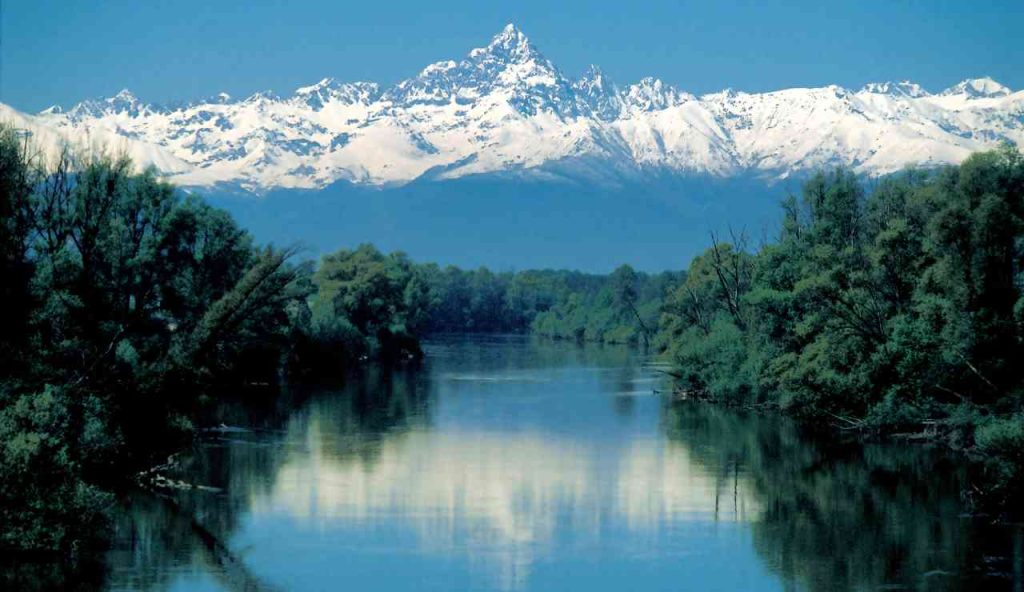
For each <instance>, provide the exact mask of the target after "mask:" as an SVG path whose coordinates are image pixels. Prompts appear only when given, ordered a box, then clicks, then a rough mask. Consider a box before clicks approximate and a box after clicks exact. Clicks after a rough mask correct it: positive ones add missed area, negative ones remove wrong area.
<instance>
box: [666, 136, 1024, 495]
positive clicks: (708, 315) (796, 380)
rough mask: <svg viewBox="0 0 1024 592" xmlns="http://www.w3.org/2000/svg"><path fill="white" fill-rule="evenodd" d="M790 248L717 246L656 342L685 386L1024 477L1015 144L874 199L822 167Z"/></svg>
mask: <svg viewBox="0 0 1024 592" xmlns="http://www.w3.org/2000/svg"><path fill="white" fill-rule="evenodd" d="M783 212H784V216H783V221H782V225H781V232H780V235H779V238H778V240H777V241H775V242H773V243H771V244H767V245H764V246H763V247H760V248H758V249H751V248H750V247H749V245H748V244H747V243H746V241H745V240H744V238H743V237H742V236H735V237H731V240H730V241H728V242H720V241H719V240H717V238H716V239H715V240H713V242H712V245H711V247H710V248H709V249H708V250H707V251H705V252H704V253H703V254H701V255H700V256H698V257H697V258H695V259H694V260H693V262H692V263H691V265H690V267H689V270H688V273H687V276H686V280H685V281H684V282H682V283H680V284H679V285H678V286H677V287H676V288H675V289H674V291H673V292H672V294H671V295H670V296H669V297H668V298H667V300H666V303H665V308H664V314H663V316H662V320H661V325H660V333H659V343H660V344H661V345H662V346H663V347H664V348H666V350H667V351H668V353H669V355H670V357H671V358H672V359H673V360H674V362H675V363H676V365H677V366H678V368H679V372H680V379H681V382H682V383H683V388H684V389H685V391H686V393H687V394H689V395H691V396H698V397H704V398H710V399H713V400H716V401H723V402H729V403H735V404H742V405H771V406H777V407H779V408H781V409H783V410H785V411H788V412H790V413H793V414H795V415H797V416H800V417H802V418H804V419H809V420H812V421H815V422H818V423H825V422H827V423H831V424H836V425H838V426H839V427H841V428H843V429H847V430H868V431H872V432H885V433H901V432H903V433H920V432H922V431H925V432H932V433H936V432H939V433H942V434H945V435H946V436H948V437H949V438H950V440H951V441H953V442H955V443H957V444H958V445H960V446H963V447H965V448H969V449H970V450H972V451H973V452H976V453H978V454H981V455H984V456H985V457H986V458H990V459H995V461H996V462H993V463H992V464H991V465H990V466H989V470H990V471H992V472H993V473H994V474H996V475H995V476H997V477H999V478H997V479H994V480H993V483H995V485H994V489H993V490H992V491H991V492H990V493H992V494H993V495H994V496H995V497H1002V498H1003V500H1004V501H1010V500H1011V499H1012V497H1011V496H1012V495H1019V494H1020V493H1021V492H1022V491H1024V488H1022V487H1021V475H1024V415H1022V410H1024V407H1022V404H1024V398H1022V393H1024V365H1021V363H1020V360H1021V354H1022V353H1024V351H1022V347H1024V297H1022V296H1024V293H1022V288H1024V159H1022V156H1021V154H1020V152H1018V151H1017V150H1016V149H1015V148H1010V147H1008V148H1005V149H1001V150H999V151H995V152H989V153H982V154H977V155H974V156H972V157H971V158H969V159H967V160H966V161H965V162H964V163H963V164H962V165H960V166H958V167H947V168H944V169H941V170H938V171H934V172H928V173H926V172H921V171H908V172H905V173H903V174H900V175H896V176H894V177H891V178H887V179H885V180H883V181H880V182H879V183H878V184H877V185H876V186H875V187H874V188H873V189H872V190H871V191H870V192H866V191H865V190H864V187H863V185H862V184H861V182H860V181H859V180H858V179H857V178H856V177H855V176H854V175H852V174H851V173H849V172H844V171H836V172H832V173H828V174H824V173H823V174H819V175H817V176H815V177H814V178H812V179H811V180H810V181H808V182H807V183H806V184H805V185H804V187H803V192H802V195H801V196H800V198H795V197H791V198H789V199H787V200H786V201H785V203H784V205H783Z"/></svg>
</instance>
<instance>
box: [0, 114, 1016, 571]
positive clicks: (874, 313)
mask: <svg viewBox="0 0 1024 592" xmlns="http://www.w3.org/2000/svg"><path fill="white" fill-rule="evenodd" d="M1022 199H1024V163H1022V158H1021V155H1020V154H1019V153H1018V152H1016V151H1015V150H1012V149H1006V150H1001V151H997V152H992V153H985V154H979V155H976V156H974V157H972V158H970V159H968V160H967V161H966V162H965V163H964V164H963V165H961V166H959V167H948V168H944V169H941V170H937V171H929V172H922V171H907V172H905V173H903V174H900V175H896V176H893V177H890V178H887V179H884V180H882V181H879V182H878V183H877V184H876V185H875V186H874V187H873V188H872V189H871V191H870V192H867V191H865V188H864V186H863V184H862V182H861V181H860V180H859V179H857V178H856V177H855V176H853V175H852V174H850V173H848V172H844V171H835V172H830V173H821V174H819V175H817V176H816V177H814V178H813V179H811V180H810V181H808V182H807V183H806V185H805V186H804V189H803V194H802V196H800V197H799V198H796V197H791V198H789V199H787V200H786V201H785V202H784V204H783V219H782V223H781V230H780V234H779V237H778V240H777V241H775V242H772V243H770V244H765V245H762V246H760V247H758V248H756V249H754V248H751V246H750V245H749V244H748V241H747V240H746V238H745V236H744V235H743V234H737V233H734V234H732V235H730V236H729V240H727V241H726V240H720V238H719V237H718V236H712V237H711V246H710V248H709V249H708V250H707V251H706V252H705V253H703V254H701V255H700V256H698V257H697V258H695V259H694V260H693V262H692V263H691V265H690V267H689V269H688V270H687V271H686V272H685V273H682V272H679V273H673V272H664V273H660V274H645V273H641V272H637V271H635V270H633V269H632V268H630V267H629V266H626V265H623V266H621V267H619V268H617V269H616V270H615V271H614V272H612V273H611V274H609V275H598V274H585V273H580V272H575V271H553V270H540V271H521V272H511V271H508V272H493V271H490V270H488V269H486V268H481V269H477V270H462V269H458V268H455V267H440V266H438V265H435V264H424V263H417V262H414V261H413V260H411V259H410V258H409V257H408V256H406V255H405V254H403V253H391V254H385V253H382V252H380V251H379V250H377V249H376V248H374V247H373V246H372V245H361V246H358V247H356V248H353V249H343V250H340V251H338V252H336V253H332V254H329V255H326V256H324V257H323V258H321V260H320V261H318V262H313V261H309V260H307V258H305V257H304V256H303V253H302V252H301V251H300V250H298V249H297V248H295V247H290V246H273V245H259V244H257V243H256V242H255V240H254V239H253V237H252V236H250V235H249V234H248V233H247V232H246V231H245V230H244V229H242V228H240V227H239V226H238V225H237V224H236V223H235V222H234V221H233V220H232V218H231V217H230V216H229V215H228V214H227V213H226V212H224V211H221V210H218V209H216V208H212V207H210V206H209V205H207V204H206V203H204V202H203V201H202V200H201V199H200V198H198V197H195V196H191V195H184V194H183V193H182V192H180V191H178V190H176V189H175V188H174V187H173V186H171V185H169V184H167V183H166V182H164V181H162V180H161V179H160V178H159V176H158V175H157V174H156V173H155V172H154V171H144V172H141V173H140V172H137V171H136V170H135V168H134V167H133V165H132V163H130V162H129V161H127V160H125V159H117V158H97V159H93V160H88V161H81V160H76V159H75V158H74V157H73V155H71V154H70V153H66V154H64V155H63V157H61V158H60V159H59V160H58V162H56V163H47V162H44V159H43V158H42V157H41V156H39V155H37V154H35V153H33V151H32V146H31V144H30V143H29V142H28V141H26V139H25V138H22V137H19V136H18V135H17V134H16V133H15V132H14V131H13V130H11V129H8V128H0V267H2V270H0V277H2V278H3V281H2V282H0V299H2V304H3V307H2V311H0V442H2V448H0V475H2V476H3V479H2V480H0V522H2V523H3V524H4V528H3V529H2V530H0V548H3V549H8V550H10V549H18V550H28V551H40V552H57V553H72V554H73V553H74V552H75V550H76V549H79V548H89V547H92V546H93V545H97V546H98V543H99V541H101V540H102V539H103V537H104V536H105V534H104V533H105V527H106V525H107V520H106V511H107V509H108V508H109V506H110V504H111V502H112V500H113V494H112V493H111V492H116V491H118V490H120V489H122V488H124V487H132V486H138V485H140V484H142V485H144V483H140V479H141V478H142V477H139V476H138V475H139V474H140V473H139V471H143V470H144V469H146V468H147V467H150V466H152V465H153V464H154V462H156V460H157V459H158V458H165V457H166V455H167V454H168V453H169V452H171V451H173V450H175V449H177V448H180V447H181V446H183V445H185V444H187V442H188V441H189V439H190V438H191V437H193V435H194V433H195V431H196V430H197V429H198V428H201V427H203V426H201V425H199V424H198V423H197V422H199V421H200V419H199V418H200V417H201V414H202V411H203V409H204V408H207V407H208V406H209V405H210V404H211V402H212V401H215V400H216V397H217V395H218V393H223V392H225V391H226V390H228V389H238V388H242V387H244V388H252V387H258V388H265V389H271V390H273V389H274V388H276V387H277V386H278V385H282V384H286V383H287V382H288V381H289V380H293V381H301V380H305V379H309V378H311V377H317V378H319V377H321V376H323V375H324V374H325V373H326V374H331V373H334V374H335V375H337V374H338V373H339V369H341V368H344V367H345V366H348V365H355V364H364V363H371V362H372V363H377V361H378V360H380V361H381V363H407V361H410V360H413V361H414V360H416V359H417V358H419V357H420V355H421V350H420V339H421V338H422V337H424V336H426V335H429V334H431V333H447V332H454V333H465V332H482V333H508V332H513V333H515V332H520V333H525V332H532V333H534V334H537V335H541V336H545V337H551V338H556V339H567V340H572V341H591V342H601V343H622V344H633V345H637V346H641V347H649V348H651V349H652V351H660V352H664V355H665V356H666V357H667V358H668V359H669V360H670V361H671V362H672V363H673V365H674V366H675V368H676V370H675V371H674V373H676V374H677V375H678V380H679V386H680V392H681V393H683V394H684V395H685V396H687V397H689V398H699V399H705V400H712V401H716V402H720V403H727V404H733V405H742V406H750V407H758V408H776V409H779V410H782V411H784V412H787V413H791V414H793V415H795V416H797V417H799V418H801V419H804V420H810V421H812V422H815V423H818V424H822V423H830V424H833V425H836V426H838V427H839V428H841V429H842V430H843V431H849V432H856V433H864V434H913V435H914V436H915V437H919V436H924V437H942V438H944V439H945V441H947V442H950V443H952V444H954V445H956V446H958V447H960V448H963V449H965V450H968V451H969V452H970V453H971V454H972V455H974V456H975V457H977V458H980V459H981V460H982V462H981V463H980V465H981V466H982V467H983V470H984V474H985V478H986V479H987V483H988V484H989V486H987V487H986V492H987V495H986V501H987V502H991V503H992V504H1001V507H1005V506H1006V505H1007V502H1009V501H1010V500H1012V499H1015V497H1014V496H1018V495H1020V494H1021V492H1024V487H1022V481H1021V480H1022V477H1021V476H1022V475H1024V415H1022V403H1024V395H1022V392H1024V390H1022V389H1024V369H1022V368H1020V367H1019V365H1018V364H1015V361H1016V359H1017V358H1019V356H1020V354H1021V353H1022V351H1021V350H1022V347H1024V344H1022V339H1024V295H1022V292H1021V290H1022V288H1024V269H1022V264H1024V241H1022V240H1021V239H1022V237H1024V201H1022ZM142 474H143V475H144V474H145V473H142Z"/></svg>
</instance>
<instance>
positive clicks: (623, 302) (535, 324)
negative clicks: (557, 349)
mask: <svg viewBox="0 0 1024 592" xmlns="http://www.w3.org/2000/svg"><path fill="white" fill-rule="evenodd" d="M420 273H421V274H422V277H423V278H424V280H423V281H424V282H425V283H426V284H427V285H428V286H429V288H430V298H429V302H430V304H429V311H428V314H427V320H426V324H425V327H424V328H425V330H426V332H428V333H467V332H470V333H525V332H532V333H534V334H538V335H544V336H547V337H553V338H558V339H571V340H574V341H593V342H603V343H623V344H625V343H629V344H642V343H645V342H646V341H647V340H648V339H649V338H650V337H652V336H653V334H654V332H655V331H656V330H657V323H658V315H659V313H660V310H661V304H662V300H663V298H664V295H665V294H666V292H667V291H668V288H669V287H670V286H671V285H673V284H674V283H676V282H677V281H678V279H679V278H680V277H681V274H678V273H672V272H664V273H660V274H656V275H650V274H645V273H640V272H636V271H634V270H633V269H632V268H631V267H629V266H628V265H623V266H621V267H619V268H618V269H616V270H615V271H614V272H613V273H612V274H610V275H598V274H587V273H582V272H578V271H564V270H557V271H556V270H540V271H522V272H502V273H493V272H491V271H489V270H488V269H486V268H480V269H477V270H471V271H465V270H460V269H458V268H456V267H446V268H444V269H441V268H439V267H438V266H437V265H434V264H427V265H423V266H421V267H420Z"/></svg>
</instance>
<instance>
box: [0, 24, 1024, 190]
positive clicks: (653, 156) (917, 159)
mask: <svg viewBox="0 0 1024 592" xmlns="http://www.w3.org/2000/svg"><path fill="white" fill-rule="evenodd" d="M0 119H3V120H10V121H13V122H14V124H15V125H16V126H18V127H22V128H26V129H28V130H31V131H32V132H33V133H34V136H35V139H36V141H37V143H38V144H39V145H41V146H42V147H43V148H45V149H47V150H51V151H53V150H56V149H57V147H58V146H59V145H60V144H61V143H62V142H69V143H71V144H73V145H78V146H83V145H86V146H92V147H105V148H107V149H113V150H124V151H126V152H127V153H128V154H130V155H131V156H132V157H133V158H134V159H135V160H136V161H137V162H138V163H139V164H141V165H148V164H153V165H155V166H156V167H157V168H158V169H159V170H160V171H162V172H163V173H164V174H166V175H167V176H168V177H169V178H170V180H172V181H173V182H175V183H178V184H180V185H183V186H187V187H206V188H212V187H217V188H221V189H224V188H240V189H243V190H246V191H251V192H254V193H259V194H266V193H268V192H272V191H274V190H280V189H289V188H302V189H321V188H324V187H327V186H329V185H331V184H335V183H337V182H339V181H343V182H350V183H352V184H355V185H362V186H374V187H381V186H383V187H392V186H396V185H404V184H408V183H410V182H413V181H421V182H422V181H426V180H446V179H447V180H450V179H457V178H463V177H468V176H474V175H481V174H490V175H497V176H499V177H506V178H507V177H514V178H516V179H519V180H524V179H528V180H531V181H541V182H545V181H550V180H571V181H573V182H576V183H580V182H582V183H583V184H585V185H596V186H604V187H623V186H628V185H634V184H636V183H642V182H644V181H645V180H646V179H651V178H657V179H664V178H666V177H681V178H692V177H707V178H711V179H729V178H740V177H743V178H752V177H753V178H758V179H760V180H762V181H767V182H773V181H777V180H779V179H786V178H790V177H793V176H799V175H800V173H803V172H807V171H810V170H814V169H817V168H820V167H823V166H832V165H837V164H842V165H847V166H850V167H852V168H853V169H854V170H856V171H858V172H860V173H864V174H867V175H879V174H885V173H890V172H893V171H896V170H898V169H900V168H902V167H904V166H906V165H908V164H920V165H924V166H930V165H936V164H942V163H956V162H959V161H961V160H963V159H964V158H965V157H966V156H967V155H969V154H970V153H972V152H975V151H978V150H983V149H986V148H991V147H994V146H996V145H998V144H1000V143H1002V142H1012V143H1014V144H1017V145H1022V144H1024V92H1022V91H1017V92H1014V91H1011V90H1010V89H1008V88H1006V87H1005V86H1002V85H1001V84H999V83H998V82H996V81H994V80H992V79H990V78H978V79H970V80H965V81H963V82H961V83H959V84H957V85H955V86H953V87H951V88H949V89H946V90H944V91H942V92H939V93H936V94H931V93H929V92H927V91H926V90H924V89H923V88H921V87H920V86H918V85H916V84H914V83H911V82H906V81H905V82H882V83H874V84H868V85H866V86H865V87H864V88H862V89H860V90H848V89H844V88H841V87H838V86H828V87H824V88H795V89H788V90H780V91H776V92H769V93H763V94H750V93H743V92H735V91H732V90H725V91H722V92H718V93H713V94H708V95H704V96H701V97H696V96H693V95H691V94H688V93H686V92H685V91H683V90H680V89H677V88H674V87H672V86H670V85H667V84H665V83H663V82H661V81H660V80H658V79H655V78H645V79H643V80H641V81H639V82H636V83H633V84H628V85H621V86H620V85H618V84H616V83H615V82H613V81H611V80H609V79H608V78H607V77H606V76H604V75H603V74H602V73H601V71H600V69H598V68H596V67H591V68H590V69H589V70H587V71H586V72H585V73H583V74H582V75H581V76H580V77H579V78H571V77H568V76H566V75H565V74H564V73H562V72H561V71H560V70H559V69H558V68H557V67H555V66H554V65H553V64H552V63H551V62H550V61H549V60H548V59H546V58H545V57H544V56H543V55H542V54H541V53H540V52H539V51H538V50H537V48H536V47H534V46H533V45H532V44H531V43H530V42H529V40H528V39H527V38H526V36H525V35H524V34H523V33H522V32H521V31H519V30H518V29H516V28H515V27H514V26H513V25H509V26H507V27H506V28H505V29H504V30H503V31H501V32H500V33H499V34H498V35H496V36H495V37H494V38H493V39H492V40H491V42H490V43H489V44H488V45H487V46H486V47H482V48H478V49H474V50H472V51H471V52H470V53H469V54H468V55H467V56H466V57H465V58H464V59H462V60H460V61H442V62H436V63H434V64H431V65H429V66H427V67H426V68H425V69H423V71H422V72H420V73H419V74H418V75H417V76H415V77H413V78H410V79H408V80H405V81H402V82H400V83H398V84H396V85H394V86H392V87H390V88H384V87H382V86H380V85H378V84H376V83H373V82H354V83H349V82H338V81H335V80H333V79H324V80H321V81H320V82H318V83H316V84H313V85H310V86H306V87H302V88H299V89H297V90H296V91H295V92H294V93H292V94H290V95H287V96H278V95H275V94H273V93H271V92H260V93H256V94H254V95H252V96H250V97H248V98H245V99H242V100H235V99H233V98H231V97H229V96H227V95H225V94H221V95H218V96H215V97H211V98H209V99H205V100H202V101H195V102H191V103H183V104H180V105H166V106H159V105H153V104H149V103H145V102H144V101H142V100H140V99H139V98H137V97H135V96H134V95H132V94H131V93H130V92H129V91H127V90H125V91H122V92H120V93H118V94H117V95H116V96H114V97H111V98H107V99H100V100H88V101H84V102H81V103H79V104H77V105H75V106H73V107H71V108H69V109H66V110H64V109H61V108H60V107H52V108H50V109H47V110H45V111H43V112H41V113H39V114H36V115H28V114H24V113H19V112H17V111H15V110H13V109H11V108H10V107H7V106H0Z"/></svg>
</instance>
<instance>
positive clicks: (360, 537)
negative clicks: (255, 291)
mask: <svg viewBox="0 0 1024 592" xmlns="http://www.w3.org/2000/svg"><path fill="white" fill-rule="evenodd" d="M650 362H651V360H649V359H646V358H645V357H644V356H642V355H640V354H638V353H636V352H631V351H630V350H627V349H624V348H612V347H585V348H578V347H576V346H573V345H568V344H560V343H552V342H545V341H538V340H530V339H528V338H520V337H515V338H512V337H509V338H495V337H486V338H453V339H448V340H439V341H435V342H432V343H430V344H429V345H428V347H427V358H426V360H425V362H424V363H423V364H422V365H421V366H419V367H417V368H403V369H400V370H397V371H390V372H384V371H381V370H374V369H367V370H365V371H364V372H362V373H360V374H358V375H354V376H351V377H349V378H348V379H347V380H346V382H345V384H344V385H343V386H339V387H334V388H321V389H299V388H295V389H293V391H292V392H290V393H289V394H288V395H287V396H286V397H284V398H283V399H279V400H276V401H274V402H262V403H261V402H259V401H249V402H247V404H246V405H245V406H241V405H225V407H224V409H222V410H220V411H219V414H220V417H219V420H220V421H223V422H224V424H225V425H226V426H240V428H244V429H225V430H221V431H217V432H210V433H208V434H207V435H206V437H205V438H204V443H203V444H202V445H201V446H199V447H197V449H196V450H194V451H193V452H191V453H190V454H188V455H187V456H186V463H185V465H184V467H183V469H182V470H181V471H180V474H178V475H177V477H179V478H181V479H184V480H187V481H190V482H193V483H196V484H201V485H204V486H209V487H210V488H216V490H202V491H191V492H183V493H179V494H176V495H175V497H176V499H177V500H178V504H179V506H178V507H177V508H176V507H174V506H172V505H170V504H168V503H166V502H165V501H163V500H160V499H157V498H153V497H147V496H136V497H135V498H133V499H131V500H129V501H127V502H126V503H125V507H124V510H123V512H122V515H121V517H120V519H119V521H118V526H117V538H116V541H115V547H114V549H113V551H111V553H110V555H109V560H108V563H109V567H108V572H107V575H106V581H107V586H108V587H109V588H110V589H114V590H124V589H167V590H222V589H228V590H230V589H247V588H248V589H261V588H266V589H277V590H339V589H345V590H381V591H389V590H417V591H421V590H845V589H858V590H880V589H927V590H933V589H937V590H941V589H966V588H972V589H977V588H981V589H1017V590H1020V589H1021V587H1022V581H1024V577H1022V574H1021V565H1022V559H1021V557H1022V555H1024V537H1022V535H1021V533H1020V530H1019V529H1014V528H1008V527H998V528H996V527H985V526H984V525H983V524H978V523H976V521H971V520H968V519H967V518H964V517H962V516H961V512H962V503H961V498H960V491H961V488H962V482H963V479H964V476H963V475H962V474H961V471H960V470H959V469H958V468H957V466H956V465H955V464H953V463H951V462H949V461H948V460H947V459H946V458H944V457H943V455H941V454H939V453H937V452H934V451H928V450H926V449H923V448H919V447H913V448H909V449H908V448H906V447H903V448H902V449H901V448H898V447H892V446H889V447H885V446H868V447H863V446H857V445H849V444H847V445H837V444H832V445H829V446H824V445H822V444H820V443H815V442H812V441H809V440H807V439H805V438H802V437H801V436H800V435H799V434H798V433H797V431H796V430H795V429H794V428H793V426H791V425H790V424H788V423H786V422H784V421H781V420H778V419H773V418H766V417H757V416H750V415H742V414H737V413H735V412H732V411H726V410H721V409H716V408H713V407H708V406H704V405H696V404H685V403H682V404H681V403H676V404H670V403H668V402H667V401H666V399H665V398H664V397H662V396H660V395H658V394H656V393H655V391H656V390H657V389H659V388H661V379H660V378H659V374H658V373H657V372H656V370H655V369H654V368H653V367H652V365H651V364H650Z"/></svg>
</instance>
